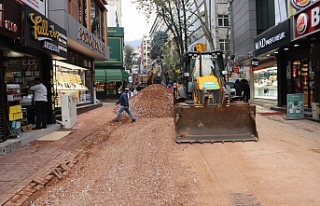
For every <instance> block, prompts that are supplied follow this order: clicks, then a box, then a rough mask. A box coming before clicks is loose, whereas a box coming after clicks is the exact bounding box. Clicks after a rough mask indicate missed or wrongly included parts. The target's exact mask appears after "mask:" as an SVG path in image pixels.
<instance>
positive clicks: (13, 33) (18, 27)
mask: <svg viewBox="0 0 320 206" xmlns="http://www.w3.org/2000/svg"><path fill="white" fill-rule="evenodd" d="M34 2H36V3H32V4H31V3H30V2H29V1H27V0H14V1H10V2H9V1H5V0H1V1H0V39H1V41H0V71H1V72H0V80H1V81H0V84H1V87H0V88H1V100H2V101H1V105H0V108H1V110H0V120H1V121H0V140H2V141H5V140H6V139H7V138H8V137H10V136H12V135H16V134H17V132H19V131H21V126H23V125H27V124H33V123H34V121H35V115H34V111H33V105H32V95H31V94H29V93H28V88H29V86H30V85H33V80H34V78H35V77H39V78H41V79H42V82H43V84H44V85H45V86H46V87H47V89H48V102H49V105H50V106H49V108H48V111H47V115H48V123H49V124H52V123H55V120H56V118H57V114H58V113H59V111H60V108H61V101H60V98H61V95H63V94H68V93H73V94H74V95H75V97H76V99H77V100H76V101H77V103H78V106H82V105H87V104H93V102H94V101H93V92H94V61H95V60H105V59H108V58H109V48H108V46H107V33H106V32H107V28H106V26H105V25H106V8H105V6H104V4H105V3H106V2H104V1H101V0H94V1H93V0H92V1H89V0H81V1H78V0H77V1H75V0H74V1H67V0H63V1H46V0H42V1H34ZM82 14H85V15H82Z"/></svg>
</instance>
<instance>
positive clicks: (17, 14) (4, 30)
mask: <svg viewBox="0 0 320 206" xmlns="http://www.w3.org/2000/svg"><path fill="white" fill-rule="evenodd" d="M21 8H22V7H21V6H20V7H19V4H18V3H15V2H10V3H8V1H2V0H0V34H1V35H4V36H7V37H9V38H12V39H14V38H17V37H20V36H21V35H20V27H21V13H22V11H21Z"/></svg>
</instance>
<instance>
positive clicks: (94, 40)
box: [77, 28, 105, 54]
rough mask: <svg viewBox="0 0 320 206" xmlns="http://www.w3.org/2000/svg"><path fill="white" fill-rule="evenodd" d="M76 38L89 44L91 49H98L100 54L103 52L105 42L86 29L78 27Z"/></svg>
mask: <svg viewBox="0 0 320 206" xmlns="http://www.w3.org/2000/svg"><path fill="white" fill-rule="evenodd" d="M77 39H78V40H81V41H82V42H84V43H86V44H88V45H90V47H91V49H92V50H93V51H98V52H99V53H101V54H104V53H105V43H103V42H102V41H101V40H100V39H99V38H98V37H96V36H94V35H93V34H92V33H90V32H89V31H88V30H85V29H82V28H79V30H78V38H77Z"/></svg>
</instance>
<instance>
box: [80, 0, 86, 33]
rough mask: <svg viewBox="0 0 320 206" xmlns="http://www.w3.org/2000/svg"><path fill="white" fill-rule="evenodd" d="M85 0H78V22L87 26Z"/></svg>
mask: <svg viewBox="0 0 320 206" xmlns="http://www.w3.org/2000/svg"><path fill="white" fill-rule="evenodd" d="M87 8H88V5H87V0H78V9H79V22H80V23H81V24H82V25H83V26H84V27H86V28H87V22H88V12H87Z"/></svg>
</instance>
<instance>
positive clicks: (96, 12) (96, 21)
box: [90, 0, 102, 39]
mask: <svg viewBox="0 0 320 206" xmlns="http://www.w3.org/2000/svg"><path fill="white" fill-rule="evenodd" d="M90 11H91V12H90V19H91V32H92V33H93V34H94V35H96V36H98V37H99V38H100V39H101V36H100V25H101V18H100V16H101V13H102V12H101V10H100V8H99V7H98V5H97V3H96V2H95V1H94V0H91V10H90Z"/></svg>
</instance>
